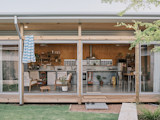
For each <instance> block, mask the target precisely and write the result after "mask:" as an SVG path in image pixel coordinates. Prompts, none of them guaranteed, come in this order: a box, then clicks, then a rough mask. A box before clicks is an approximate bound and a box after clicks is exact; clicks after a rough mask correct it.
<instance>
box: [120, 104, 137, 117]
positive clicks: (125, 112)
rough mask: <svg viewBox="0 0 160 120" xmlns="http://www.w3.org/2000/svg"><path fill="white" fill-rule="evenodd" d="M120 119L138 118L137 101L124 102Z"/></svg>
mask: <svg viewBox="0 0 160 120" xmlns="http://www.w3.org/2000/svg"><path fill="white" fill-rule="evenodd" d="M118 120H138V116H137V107H136V104H135V103H122V107H121V111H120V114H119V117H118Z"/></svg>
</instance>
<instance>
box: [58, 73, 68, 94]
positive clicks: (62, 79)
mask: <svg viewBox="0 0 160 120" xmlns="http://www.w3.org/2000/svg"><path fill="white" fill-rule="evenodd" d="M66 78H67V77H66V76H63V77H61V78H60V79H59V81H60V82H61V83H62V91H68V81H66Z"/></svg>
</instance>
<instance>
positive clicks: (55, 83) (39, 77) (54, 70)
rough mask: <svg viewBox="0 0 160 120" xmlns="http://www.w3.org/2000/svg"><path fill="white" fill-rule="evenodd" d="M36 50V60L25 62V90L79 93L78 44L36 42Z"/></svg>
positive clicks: (31, 91) (32, 91)
mask: <svg viewBox="0 0 160 120" xmlns="http://www.w3.org/2000/svg"><path fill="white" fill-rule="evenodd" d="M34 52H35V57H36V62H34V63H28V64H24V75H26V77H24V92H26V93H28V92H30V93H37V92H50V93H61V92H68V93H77V44H35V51H34ZM69 75H70V78H67V77H68V76H69ZM28 76H29V77H28ZM64 76H65V77H66V78H67V80H69V81H68V82H66V83H64V85H62V83H63V81H60V80H58V79H59V78H61V79H62V78H63V77H64ZM25 78H26V79H25ZM27 78H28V79H30V80H31V79H32V80H35V81H32V83H31V84H30V83H29V82H30V81H29V80H28V79H27ZM28 83H29V84H28ZM62 86H67V87H68V88H67V90H63V89H62ZM42 88H43V89H42Z"/></svg>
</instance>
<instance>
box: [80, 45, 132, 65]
mask: <svg viewBox="0 0 160 120" xmlns="http://www.w3.org/2000/svg"><path fill="white" fill-rule="evenodd" d="M89 45H90V44H84V45H83V59H86V57H89ZM129 47H130V45H127V44H119V45H117V46H116V44H93V45H92V54H95V56H96V58H97V59H112V60H113V65H116V64H117V59H118V54H119V53H122V54H123V57H121V58H122V59H125V58H126V55H127V53H131V54H132V53H135V49H134V48H133V49H132V50H129Z"/></svg>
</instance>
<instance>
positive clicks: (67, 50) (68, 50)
mask: <svg viewBox="0 0 160 120" xmlns="http://www.w3.org/2000/svg"><path fill="white" fill-rule="evenodd" d="M52 50H54V52H55V51H60V52H61V54H60V59H61V65H64V59H77V45H76V44H47V46H46V47H45V46H40V44H36V45H35V53H38V54H39V55H40V54H41V53H42V52H44V53H47V52H52ZM36 64H39V65H41V64H40V63H36ZM52 65H59V63H55V62H53V63H52Z"/></svg>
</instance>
